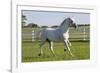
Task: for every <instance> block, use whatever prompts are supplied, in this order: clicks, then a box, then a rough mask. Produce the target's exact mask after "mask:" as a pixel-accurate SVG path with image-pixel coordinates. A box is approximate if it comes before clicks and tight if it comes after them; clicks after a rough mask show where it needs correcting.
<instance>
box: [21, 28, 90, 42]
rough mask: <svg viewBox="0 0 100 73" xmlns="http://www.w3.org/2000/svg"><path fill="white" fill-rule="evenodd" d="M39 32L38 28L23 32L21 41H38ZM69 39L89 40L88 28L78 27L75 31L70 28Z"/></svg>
mask: <svg viewBox="0 0 100 73" xmlns="http://www.w3.org/2000/svg"><path fill="white" fill-rule="evenodd" d="M30 29H31V28H30ZM26 30H27V29H26ZM40 30H41V29H40V28H34V29H31V31H27V32H25V31H23V32H22V41H38V40H39V33H40ZM69 39H70V40H89V39H90V27H89V26H79V27H78V29H77V30H75V29H74V28H70V30H69Z"/></svg>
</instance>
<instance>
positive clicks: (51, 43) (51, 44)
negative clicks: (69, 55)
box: [49, 41, 56, 56]
mask: <svg viewBox="0 0 100 73" xmlns="http://www.w3.org/2000/svg"><path fill="white" fill-rule="evenodd" d="M49 48H50V51H51V53H52V54H53V55H54V56H56V55H55V52H54V50H53V42H51V41H49Z"/></svg>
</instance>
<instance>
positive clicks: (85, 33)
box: [83, 24, 86, 41]
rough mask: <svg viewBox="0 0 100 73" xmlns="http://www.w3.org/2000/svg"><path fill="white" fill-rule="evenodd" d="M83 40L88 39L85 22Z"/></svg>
mask: <svg viewBox="0 0 100 73" xmlns="http://www.w3.org/2000/svg"><path fill="white" fill-rule="evenodd" d="M83 36H84V37H83V40H84V41H85V40H86V30H85V24H84V30H83Z"/></svg>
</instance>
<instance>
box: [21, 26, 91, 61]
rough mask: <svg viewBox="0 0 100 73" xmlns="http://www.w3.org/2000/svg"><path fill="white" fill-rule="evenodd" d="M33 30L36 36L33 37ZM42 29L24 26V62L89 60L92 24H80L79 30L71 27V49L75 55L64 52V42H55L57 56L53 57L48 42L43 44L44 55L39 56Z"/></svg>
mask: <svg viewBox="0 0 100 73" xmlns="http://www.w3.org/2000/svg"><path fill="white" fill-rule="evenodd" d="M33 30H34V37H32V35H33V34H32V31H33ZM40 30H41V29H40V28H22V62H42V61H63V60H66V61H67V60H87V59H89V58H90V26H80V27H79V28H78V29H77V30H74V29H73V28H70V32H69V36H70V38H69V39H70V41H71V43H72V46H71V51H72V52H73V54H74V55H75V57H71V56H70V55H69V54H68V53H65V52H64V44H63V43H62V42H55V43H54V51H55V53H56V55H57V57H53V55H52V54H51V52H50V50H49V49H48V43H46V44H45V45H44V46H43V51H44V55H43V56H41V57H39V56H38V51H39V43H40V41H41V40H39V31H40ZM33 39H34V40H33Z"/></svg>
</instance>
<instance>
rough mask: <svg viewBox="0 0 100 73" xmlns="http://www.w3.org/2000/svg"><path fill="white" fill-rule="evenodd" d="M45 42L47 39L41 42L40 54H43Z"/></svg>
mask: <svg viewBox="0 0 100 73" xmlns="http://www.w3.org/2000/svg"><path fill="white" fill-rule="evenodd" d="M44 44H45V41H43V42H41V44H40V48H39V49H40V53H39V56H41V55H42V54H43V50H42V46H43V45H44Z"/></svg>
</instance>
